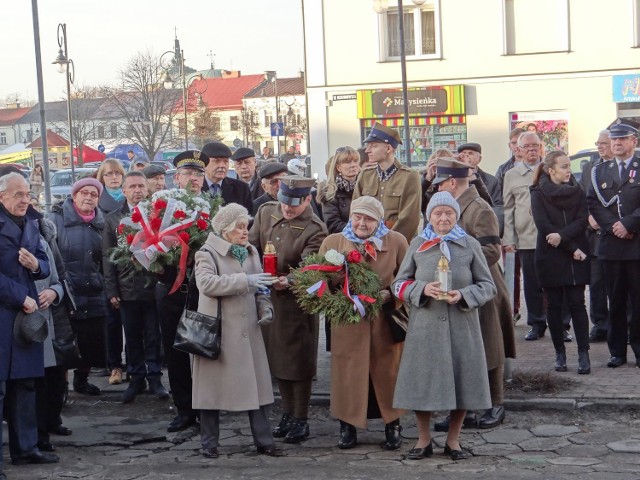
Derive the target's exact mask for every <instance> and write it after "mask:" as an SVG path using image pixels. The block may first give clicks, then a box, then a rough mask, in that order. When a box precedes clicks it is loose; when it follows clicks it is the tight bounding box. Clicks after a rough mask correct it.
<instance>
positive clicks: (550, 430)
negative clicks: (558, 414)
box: [531, 425, 582, 437]
mask: <svg viewBox="0 0 640 480" xmlns="http://www.w3.org/2000/svg"><path fill="white" fill-rule="evenodd" d="M581 431H582V430H580V429H579V428H578V427H576V426H574V425H571V426H565V425H538V426H536V427H533V428H532V429H531V433H533V434H534V435H535V436H536V437H564V436H565V435H571V434H572V433H579V432H581Z"/></svg>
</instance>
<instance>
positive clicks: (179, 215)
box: [173, 210, 187, 220]
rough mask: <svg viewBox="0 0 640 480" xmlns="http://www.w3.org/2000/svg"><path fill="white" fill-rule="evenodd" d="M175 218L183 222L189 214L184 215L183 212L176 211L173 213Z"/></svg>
mask: <svg viewBox="0 0 640 480" xmlns="http://www.w3.org/2000/svg"><path fill="white" fill-rule="evenodd" d="M173 218H175V219H176V220H182V219H184V218H187V214H186V213H184V212H183V211H182V210H176V211H175V212H174V213H173Z"/></svg>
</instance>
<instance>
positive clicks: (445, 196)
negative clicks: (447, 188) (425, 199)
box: [427, 192, 460, 221]
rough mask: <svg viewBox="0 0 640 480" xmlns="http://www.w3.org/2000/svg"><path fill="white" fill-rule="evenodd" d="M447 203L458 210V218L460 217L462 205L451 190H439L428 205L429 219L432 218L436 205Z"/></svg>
mask: <svg viewBox="0 0 640 480" xmlns="http://www.w3.org/2000/svg"><path fill="white" fill-rule="evenodd" d="M443 205H446V206H447V207H451V208H453V209H454V210H455V211H456V220H459V219H460V205H458V202H457V201H456V199H455V198H453V196H452V195H451V194H450V193H449V192H438V193H436V194H434V195H433V196H432V197H431V200H429V205H427V221H429V218H431V212H433V209H434V208H436V207H440V206H443Z"/></svg>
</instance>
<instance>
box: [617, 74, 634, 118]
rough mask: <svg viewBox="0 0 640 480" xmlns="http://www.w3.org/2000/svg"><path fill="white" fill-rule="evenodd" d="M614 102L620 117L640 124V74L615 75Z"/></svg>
mask: <svg viewBox="0 0 640 480" xmlns="http://www.w3.org/2000/svg"><path fill="white" fill-rule="evenodd" d="M613 101H614V102H615V103H616V106H617V112H618V116H619V117H622V118H630V119H632V120H634V121H636V122H640V74H632V75H614V76H613Z"/></svg>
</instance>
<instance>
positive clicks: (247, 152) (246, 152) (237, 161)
mask: <svg viewBox="0 0 640 480" xmlns="http://www.w3.org/2000/svg"><path fill="white" fill-rule="evenodd" d="M231 160H233V167H234V168H235V170H236V173H237V174H238V179H239V180H242V181H243V182H244V183H246V184H247V185H249V191H250V192H251V200H253V201H255V199H256V198H258V197H260V196H261V195H262V194H264V190H263V189H262V186H261V185H260V178H259V177H258V172H257V171H256V154H255V152H254V151H253V150H251V149H250V148H245V147H242V148H239V149H237V150H236V151H235V152H233V155H231Z"/></svg>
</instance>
